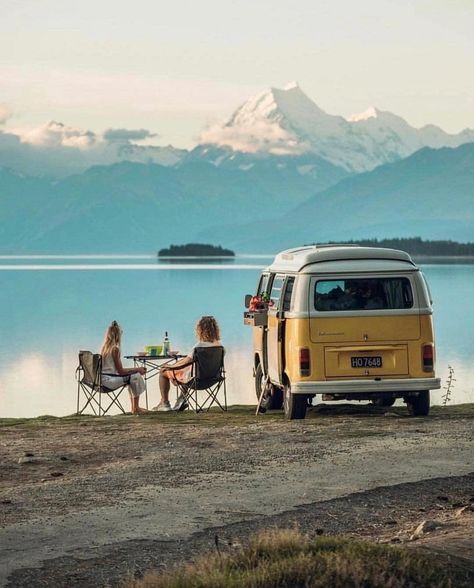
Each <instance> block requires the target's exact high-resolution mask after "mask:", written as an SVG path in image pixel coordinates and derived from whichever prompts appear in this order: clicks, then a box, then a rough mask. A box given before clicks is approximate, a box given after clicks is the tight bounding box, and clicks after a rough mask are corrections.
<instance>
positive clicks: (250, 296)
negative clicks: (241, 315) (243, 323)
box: [245, 294, 253, 308]
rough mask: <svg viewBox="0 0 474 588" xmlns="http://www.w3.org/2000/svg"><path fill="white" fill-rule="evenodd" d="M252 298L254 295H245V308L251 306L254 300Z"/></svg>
mask: <svg viewBox="0 0 474 588" xmlns="http://www.w3.org/2000/svg"><path fill="white" fill-rule="evenodd" d="M252 298H253V296H252V294H246V295H245V308H248V307H249V306H250V301H251V300H252Z"/></svg>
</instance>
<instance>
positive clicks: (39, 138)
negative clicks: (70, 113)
mask: <svg viewBox="0 0 474 588" xmlns="http://www.w3.org/2000/svg"><path fill="white" fill-rule="evenodd" d="M18 134H19V136H20V139H21V142H22V143H29V144H30V145H36V146H38V147H48V148H54V147H73V148H77V149H91V148H93V147H95V146H97V145H98V144H99V143H101V142H102V139H101V138H100V137H99V136H98V135H96V134H95V133H94V132H93V131H83V130H81V129H75V128H74V127H67V126H66V125H64V124H63V123H60V122H56V121H51V122H49V123H47V124H45V125H41V126H39V127H37V128H35V129H32V130H28V131H24V132H21V131H20V132H18Z"/></svg>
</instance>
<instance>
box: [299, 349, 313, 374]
mask: <svg viewBox="0 0 474 588" xmlns="http://www.w3.org/2000/svg"><path fill="white" fill-rule="evenodd" d="M310 373H311V365H310V359H309V349H308V348H307V347H302V348H301V349H300V376H309V374H310Z"/></svg>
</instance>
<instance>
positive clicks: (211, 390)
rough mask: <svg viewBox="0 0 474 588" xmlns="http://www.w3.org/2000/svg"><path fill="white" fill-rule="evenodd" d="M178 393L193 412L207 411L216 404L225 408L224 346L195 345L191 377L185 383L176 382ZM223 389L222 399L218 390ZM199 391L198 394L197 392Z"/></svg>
mask: <svg viewBox="0 0 474 588" xmlns="http://www.w3.org/2000/svg"><path fill="white" fill-rule="evenodd" d="M177 388H178V391H179V393H180V394H181V395H182V397H183V399H184V402H183V403H182V408H180V410H183V409H184V408H186V405H187V406H188V407H189V408H190V409H191V410H194V412H201V411H206V412H207V411H208V410H209V409H210V408H211V406H213V405H217V406H218V407H219V408H220V409H221V410H224V411H226V410H227V391H226V382H225V370H224V348H223V347H221V346H219V347H195V349H194V352H193V363H192V367H191V379H190V380H189V382H187V383H186V384H182V383H181V382H178V383H177ZM221 389H222V391H223V399H222V400H219V396H218V395H219V392H220V391H221ZM198 393H199V394H198Z"/></svg>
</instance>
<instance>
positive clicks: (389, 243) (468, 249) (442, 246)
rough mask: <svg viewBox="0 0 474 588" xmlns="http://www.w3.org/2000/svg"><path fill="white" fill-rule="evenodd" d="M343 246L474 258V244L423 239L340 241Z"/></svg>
mask: <svg viewBox="0 0 474 588" xmlns="http://www.w3.org/2000/svg"><path fill="white" fill-rule="evenodd" d="M339 243H341V245H355V244H357V245H361V246H363V247H388V248H389V249H401V250H403V251H406V252H407V253H409V254H410V255H446V256H447V255H449V256H470V255H472V256H474V243H458V242H456V241H430V240H427V241H424V240H423V239H421V237H403V238H394V239H357V240H355V241H354V240H351V241H340V242H339Z"/></svg>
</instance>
